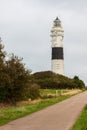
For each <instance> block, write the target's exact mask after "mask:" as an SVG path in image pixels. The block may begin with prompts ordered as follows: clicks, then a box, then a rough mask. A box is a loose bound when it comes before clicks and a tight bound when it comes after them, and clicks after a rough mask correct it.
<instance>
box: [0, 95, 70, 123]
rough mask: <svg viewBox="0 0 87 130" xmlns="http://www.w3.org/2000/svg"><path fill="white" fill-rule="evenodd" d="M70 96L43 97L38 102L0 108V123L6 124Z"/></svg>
mask: <svg viewBox="0 0 87 130" xmlns="http://www.w3.org/2000/svg"><path fill="white" fill-rule="evenodd" d="M69 97H70V96H60V97H58V98H51V99H44V100H41V101H40V102H39V103H35V104H33V105H32V104H30V105H26V106H20V107H17V106H16V107H8V108H2V109H0V125H3V124H6V123H8V122H9V121H11V120H14V119H17V118H19V117H23V116H25V115H28V114H31V113H33V112H36V111H39V110H41V109H43V108H45V107H47V106H50V105H53V104H55V103H58V102H60V101H63V100H65V99H67V98H69Z"/></svg>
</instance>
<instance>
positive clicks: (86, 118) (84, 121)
mask: <svg viewBox="0 0 87 130" xmlns="http://www.w3.org/2000/svg"><path fill="white" fill-rule="evenodd" d="M72 130H87V105H86V106H85V108H84V109H83V111H82V113H81V115H80V116H79V118H78V119H77V121H76V123H75V124H74V126H73V128H72Z"/></svg>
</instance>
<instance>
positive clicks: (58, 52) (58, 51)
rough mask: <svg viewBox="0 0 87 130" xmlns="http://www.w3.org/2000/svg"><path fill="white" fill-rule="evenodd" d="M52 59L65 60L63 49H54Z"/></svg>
mask: <svg viewBox="0 0 87 130" xmlns="http://www.w3.org/2000/svg"><path fill="white" fill-rule="evenodd" d="M52 59H63V48H62V47H53V48H52Z"/></svg>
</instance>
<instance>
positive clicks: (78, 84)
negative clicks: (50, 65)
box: [32, 71, 85, 89]
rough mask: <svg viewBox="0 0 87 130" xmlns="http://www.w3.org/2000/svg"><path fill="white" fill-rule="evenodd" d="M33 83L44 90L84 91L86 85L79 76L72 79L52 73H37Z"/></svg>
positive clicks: (34, 75) (33, 77)
mask: <svg viewBox="0 0 87 130" xmlns="http://www.w3.org/2000/svg"><path fill="white" fill-rule="evenodd" d="M32 81H33V82H35V83H37V84H39V85H40V86H41V88H42V89H46V88H47V89H72V88H80V89H83V88H84V87H85V84H84V82H83V81H82V80H80V79H79V77H78V76H75V77H74V78H73V79H70V78H68V77H66V76H63V75H59V74H55V73H53V72H51V71H43V72H37V73H34V74H33V75H32Z"/></svg>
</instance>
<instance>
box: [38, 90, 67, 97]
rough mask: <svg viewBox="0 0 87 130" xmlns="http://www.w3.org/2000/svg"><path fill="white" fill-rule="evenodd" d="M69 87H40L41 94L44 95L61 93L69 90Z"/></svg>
mask: <svg viewBox="0 0 87 130" xmlns="http://www.w3.org/2000/svg"><path fill="white" fill-rule="evenodd" d="M68 91H69V90H68V89H58V90H57V89H40V94H41V95H42V96H46V95H59V96H60V95H61V94H62V93H66V92H68Z"/></svg>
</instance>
